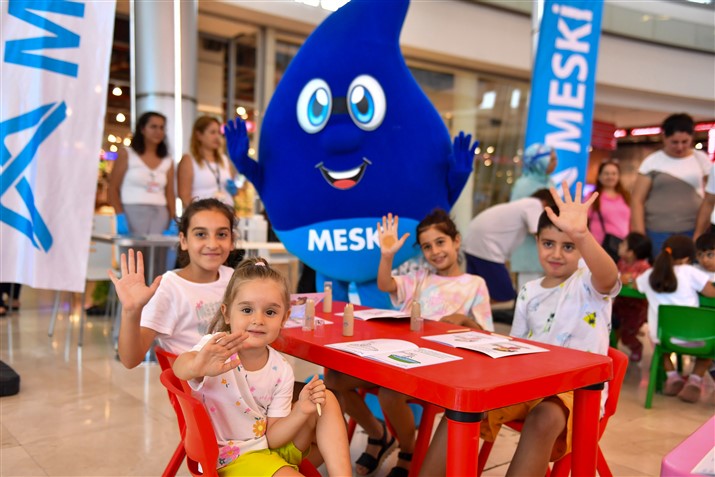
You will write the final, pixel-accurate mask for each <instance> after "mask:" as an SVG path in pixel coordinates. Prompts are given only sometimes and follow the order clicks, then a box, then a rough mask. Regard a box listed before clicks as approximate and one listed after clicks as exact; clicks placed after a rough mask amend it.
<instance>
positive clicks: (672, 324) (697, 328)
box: [645, 305, 715, 409]
mask: <svg viewBox="0 0 715 477" xmlns="http://www.w3.org/2000/svg"><path fill="white" fill-rule="evenodd" d="M657 336H658V340H659V341H660V343H658V344H657V345H656V346H655V350H654V351H653V361H652V362H651V364H650V378H649V379H648V393H647V394H646V398H645V408H646V409H650V407H651V403H652V401H653V393H654V392H655V391H661V390H662V389H663V383H664V382H665V369H664V368H663V355H665V354H666V353H678V354H679V355H680V354H685V355H688V356H695V357H698V358H711V359H715V309H712V308H696V307H692V306H679V305H660V306H659V307H658V334H657ZM673 339H679V340H683V341H691V342H692V341H701V342H703V344H702V346H696V347H690V346H682V345H679V344H677V343H673Z"/></svg>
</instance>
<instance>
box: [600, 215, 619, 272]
mask: <svg viewBox="0 0 715 477" xmlns="http://www.w3.org/2000/svg"><path fill="white" fill-rule="evenodd" d="M598 218H599V220H600V221H601V228H602V229H603V231H604V232H606V225H605V224H604V222H603V215H601V211H600V210H599V211H598ZM621 242H623V239H622V238H618V237H616V236H615V235H612V234H609V233H606V236H605V237H603V242H601V246H602V247H603V249H604V250H605V251H606V253H607V254H608V255H609V256H610V257H611V258H612V259H613V261H614V262H616V263H618V258H619V257H618V247H619V246H620V245H621Z"/></svg>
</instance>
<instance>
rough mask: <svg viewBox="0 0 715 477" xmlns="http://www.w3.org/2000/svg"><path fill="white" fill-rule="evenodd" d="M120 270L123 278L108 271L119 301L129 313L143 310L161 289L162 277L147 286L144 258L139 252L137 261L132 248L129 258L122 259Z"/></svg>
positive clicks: (123, 256) (122, 257) (123, 255)
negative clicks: (157, 290) (158, 289)
mask: <svg viewBox="0 0 715 477" xmlns="http://www.w3.org/2000/svg"><path fill="white" fill-rule="evenodd" d="M120 270H121V273H122V276H121V278H117V277H116V275H114V272H112V271H111V270H108V271H107V273H108V274H109V278H110V279H111V280H112V283H114V288H115V289H116V290H117V296H118V297H119V301H121V302H122V306H123V307H124V309H125V310H127V311H133V310H141V309H142V308H143V307H144V305H146V304H147V303H149V300H150V299H151V297H152V296H154V293H156V289H157V288H159V282H160V281H161V276H158V277H156V279H154V282H153V283H152V284H151V285H150V286H146V281H145V280H146V279H145V278H144V257H143V255H142V253H141V252H137V254H136V260H135V259H134V250H133V249H131V248H130V249H129V257H127V255H125V254H122V256H121V257H120Z"/></svg>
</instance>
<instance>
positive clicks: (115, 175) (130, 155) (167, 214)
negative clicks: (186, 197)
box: [108, 112, 176, 281]
mask: <svg viewBox="0 0 715 477" xmlns="http://www.w3.org/2000/svg"><path fill="white" fill-rule="evenodd" d="M165 126H166V117H165V116H164V115H162V114H160V113H156V112H146V113H144V114H142V115H141V117H139V120H138V121H137V126H136V131H135V132H134V137H133V138H132V145H131V147H127V148H123V149H120V150H119V154H118V155H117V160H116V161H115V163H114V167H113V168H112V175H111V176H110V178H109V194H108V195H109V203H110V204H111V205H112V207H114V211H115V213H116V214H117V233H118V234H120V235H131V236H134V237H137V236H148V235H158V234H161V233H163V232H166V233H167V234H169V235H176V232H175V228H176V223H175V222H174V221H173V220H174V217H175V216H176V213H175V209H176V198H175V197H176V196H175V193H174V161H173V160H172V159H171V157H170V156H169V151H168V147H167V145H166V139H165V138H166V134H165V132H164V128H165ZM172 224H174V227H173V228H172V227H171V225H172ZM123 251H125V250H124V249H123V248H122V247H120V252H123ZM142 253H144V255H145V256H148V254H147V250H142ZM153 263H154V266H153V270H154V276H158V275H161V274H162V273H164V272H165V271H166V254H163V253H156V254H155V255H154V261H153ZM147 272H148V270H147ZM147 278H148V279H149V281H151V280H153V279H154V277H147Z"/></svg>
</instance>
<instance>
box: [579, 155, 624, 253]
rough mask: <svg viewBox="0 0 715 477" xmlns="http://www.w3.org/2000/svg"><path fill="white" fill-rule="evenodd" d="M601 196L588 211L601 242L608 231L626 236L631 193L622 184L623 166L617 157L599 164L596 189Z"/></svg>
mask: <svg viewBox="0 0 715 477" xmlns="http://www.w3.org/2000/svg"><path fill="white" fill-rule="evenodd" d="M595 192H598V197H597V198H596V201H595V202H594V203H593V204H592V205H591V209H590V210H589V211H588V228H589V229H590V230H591V233H592V234H593V237H594V238H595V239H596V240H597V241H598V243H603V239H604V238H605V237H606V234H611V235H614V236H616V237H618V238H619V239H621V240H623V239H624V238H626V235H628V231H629V227H630V222H631V208H630V205H629V204H630V201H631V195H630V194H629V193H628V191H626V189H625V188H624V187H623V184H621V167H620V166H619V165H618V163H617V162H615V161H605V162H602V163H601V165H600V166H598V178H597V179H596V190H595Z"/></svg>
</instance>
